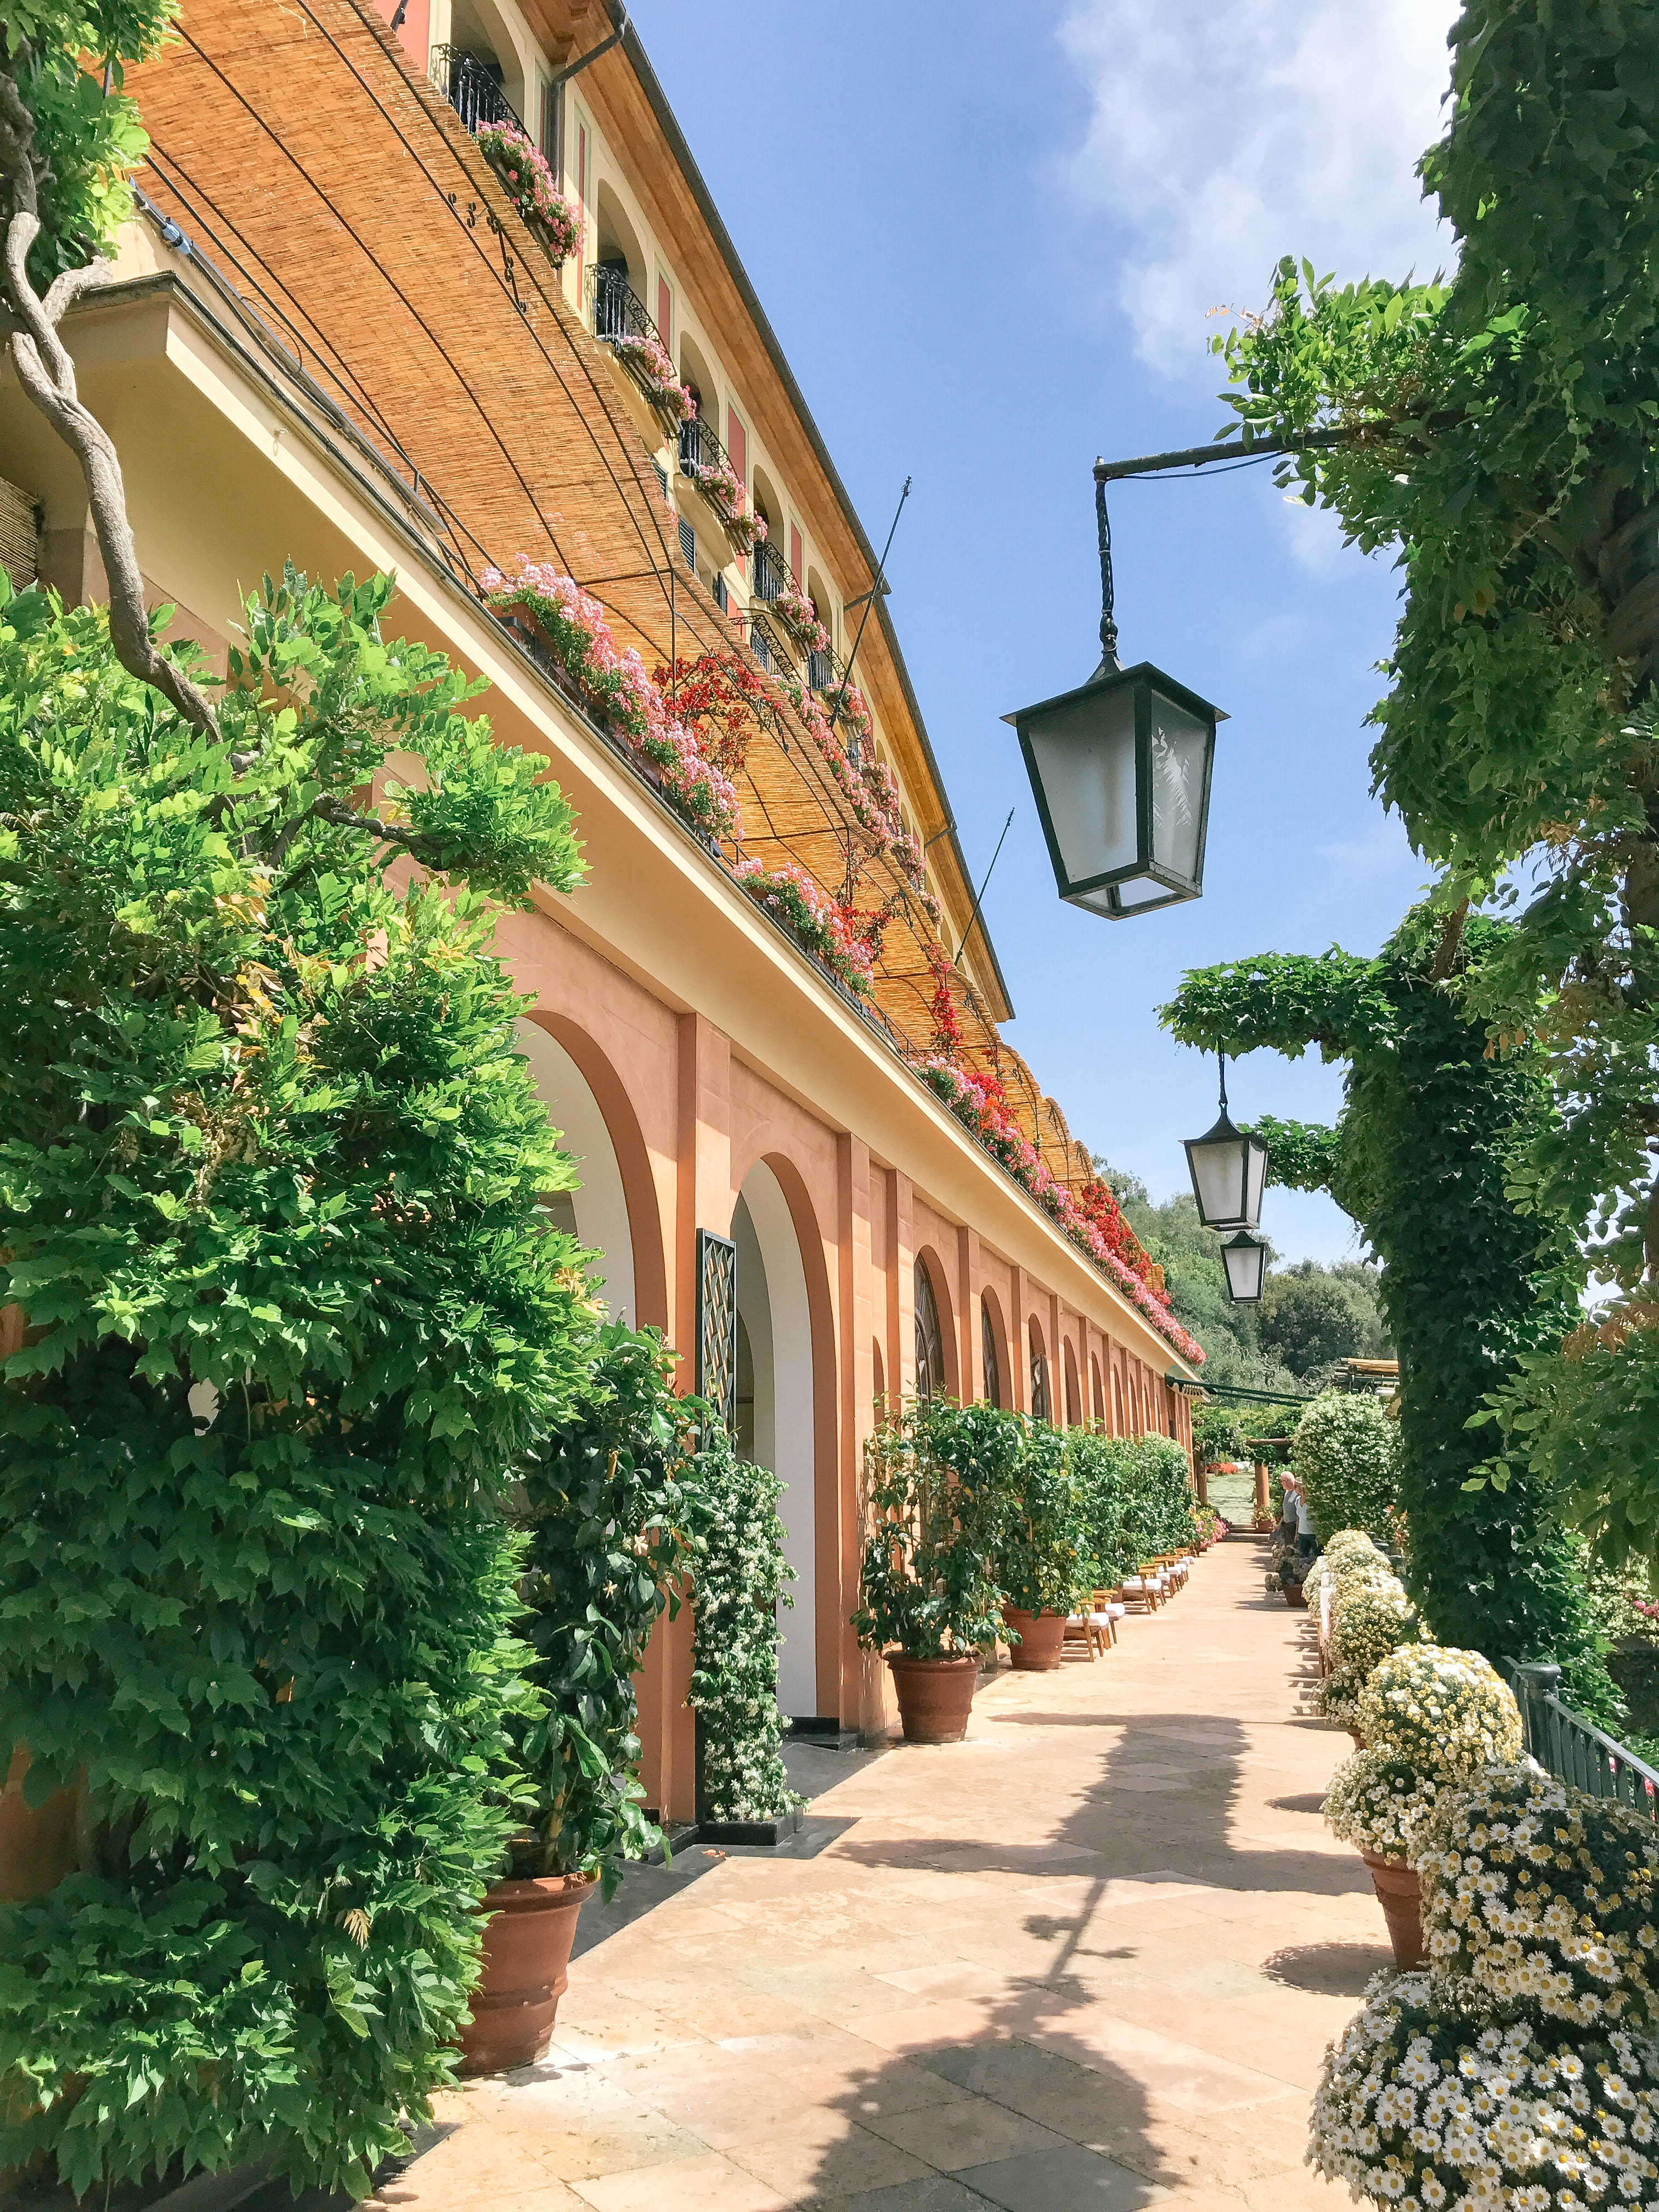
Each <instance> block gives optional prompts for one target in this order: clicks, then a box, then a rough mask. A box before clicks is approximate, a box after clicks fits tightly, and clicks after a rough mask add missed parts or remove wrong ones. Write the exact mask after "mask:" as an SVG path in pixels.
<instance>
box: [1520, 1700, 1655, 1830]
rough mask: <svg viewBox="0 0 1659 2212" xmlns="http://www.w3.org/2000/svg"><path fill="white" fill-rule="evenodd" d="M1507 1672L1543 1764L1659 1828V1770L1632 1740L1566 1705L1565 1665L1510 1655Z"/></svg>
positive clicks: (1530, 1742) (1530, 1740) (1529, 1742)
mask: <svg viewBox="0 0 1659 2212" xmlns="http://www.w3.org/2000/svg"><path fill="white" fill-rule="evenodd" d="M1504 1673H1505V1674H1507V1675H1508V1676H1509V1678H1510V1687H1511V1688H1512V1689H1513V1690H1514V1692H1515V1696H1516V1704H1517V1705H1519V1706H1520V1708H1521V1721H1522V1727H1523V1728H1524V1729H1525V1730H1526V1738H1527V1749H1528V1751H1529V1752H1530V1753H1531V1754H1532V1756H1533V1757H1534V1759H1536V1760H1537V1761H1538V1764H1539V1765H1541V1766H1542V1767H1546V1768H1547V1770H1548V1771H1549V1772H1550V1773H1552V1774H1553V1775H1555V1776H1557V1777H1558V1778H1559V1780H1561V1781H1563V1782H1565V1783H1568V1784H1571V1787H1572V1788H1573V1789H1575V1790H1584V1791H1586V1792H1588V1794H1589V1796H1592V1797H1611V1798H1613V1799H1616V1800H1617V1802H1619V1803H1620V1804H1621V1805H1629V1806H1631V1807H1632V1808H1634V1810H1635V1811H1637V1812H1638V1813H1644V1814H1646V1815H1647V1817H1648V1819H1649V1820H1651V1821H1653V1822H1654V1824H1655V1826H1659V1773H1656V1772H1655V1771H1654V1769H1653V1768H1652V1767H1650V1765H1648V1764H1647V1762H1646V1761H1645V1760H1644V1759H1638V1757H1637V1756H1636V1753H1634V1752H1633V1751H1632V1749H1631V1748H1630V1747H1629V1745H1628V1744H1623V1743H1620V1741H1618V1740H1617V1738H1616V1737H1613V1736H1610V1735H1607V1732H1606V1731H1605V1729H1599V1728H1597V1727H1596V1726H1595V1723H1594V1722H1593V1721H1587V1720H1586V1719H1585V1718H1584V1717H1583V1714H1582V1713H1576V1712H1574V1711H1573V1710H1572V1708H1571V1705H1564V1704H1563V1703H1562V1701H1561V1699H1560V1698H1559V1696H1558V1695H1557V1692H1558V1691H1559V1687H1560V1684H1561V1669H1560V1668H1559V1667H1551V1666H1544V1665H1541V1664H1539V1663H1537V1662H1531V1663H1528V1662H1525V1661H1522V1660H1517V1659H1506V1660H1505V1661H1504Z"/></svg>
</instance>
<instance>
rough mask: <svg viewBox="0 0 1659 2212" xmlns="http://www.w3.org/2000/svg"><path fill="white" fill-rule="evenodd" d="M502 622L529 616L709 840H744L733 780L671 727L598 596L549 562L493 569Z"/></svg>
mask: <svg viewBox="0 0 1659 2212" xmlns="http://www.w3.org/2000/svg"><path fill="white" fill-rule="evenodd" d="M479 580H480V582H481V583H482V584H483V589H484V594H485V597H486V599H488V601H489V605H491V606H492V607H493V608H494V609H495V611H496V613H498V614H519V615H521V616H522V615H528V616H529V617H531V618H532V621H533V622H534V623H535V626H536V628H537V629H538V631H539V633H540V634H541V635H542V637H543V638H544V640H545V641H546V642H547V644H548V645H549V646H550V647H551V649H552V652H553V655H554V657H555V659H556V660H557V661H558V663H559V665H561V666H562V668H563V669H564V670H565V671H566V673H567V674H568V675H569V676H570V677H571V678H572V679H573V680H574V683H575V684H576V685H577V687H578V689H579V690H581V691H582V692H583V693H584V694H585V695H586V698H587V699H588V701H589V702H590V703H591V704H592V706H593V707H594V708H597V709H598V711H599V713H600V714H603V715H604V716H605V719H606V720H608V721H610V722H611V724H612V725H613V726H615V727H617V728H618V729H620V730H621V731H622V732H623V734H624V735H625V736H626V737H627V738H629V741H630V742H631V743H632V744H633V745H634V747H635V750H636V751H637V752H639V753H640V754H641V756H642V757H643V758H644V759H646V760H647V761H648V762H649V763H650V764H651V767H652V769H653V770H654V772H655V776H656V781H658V782H659V784H660V785H661V786H662V787H663V789H664V791H665V793H666V794H667V796H668V797H669V799H671V801H672V802H673V804H674V805H675V806H676V807H677V808H678V810H679V811H680V812H681V813H682V814H684V816H685V817H686V819H687V820H688V821H690V822H691V823H693V824H694V825H695V826H696V828H697V829H701V830H702V831H703V832H704V833H705V834H706V835H707V836H710V837H715V838H720V837H724V838H727V839H729V840H731V841H732V842H733V843H736V842H739V841H740V840H741V838H742V836H743V821H742V817H741V815H740V813H739V811H738V794H737V792H736V790H735V789H734V788H733V787H732V781H731V778H730V777H729V776H727V775H725V774H723V773H722V771H721V770H720V769H719V768H718V767H716V765H715V764H714V762H713V761H711V760H709V759H708V758H707V757H706V756H705V755H704V753H703V751H702V748H701V746H700V745H699V744H698V742H697V738H696V734H695V733H694V732H692V731H690V730H689V729H687V728H686V726H685V725H684V723H683V722H680V721H677V720H674V719H672V718H671V716H670V714H669V713H668V709H667V708H666V706H665V703H664V701H663V696H662V693H661V692H660V691H659V690H658V688H657V686H656V685H655V684H653V682H652V680H651V678H649V677H648V676H647V674H646V672H645V663H644V662H643V661H642V660H641V659H640V656H639V654H638V653H636V652H635V650H634V648H633V647H632V646H629V647H628V649H627V650H626V651H625V652H618V651H617V641H616V639H615V637H614V636H613V635H612V634H611V626H610V624H609V623H607V622H606V621H605V610H604V608H603V607H602V606H601V605H600V604H599V601H598V600H597V599H595V598H594V597H593V596H592V593H591V592H585V591H583V590H582V588H581V586H580V585H579V584H577V583H576V582H575V581H574V580H573V579H572V578H571V577H569V576H563V575H561V574H559V572H558V570H557V569H556V568H552V567H551V566H550V565H549V564H547V563H545V562H535V561H530V560H526V557H525V556H524V555H523V554H520V556H519V567H518V572H517V574H514V575H512V576H507V575H504V574H502V572H501V569H499V568H486V569H485V570H484V572H483V575H482V577H481V578H480V579H479Z"/></svg>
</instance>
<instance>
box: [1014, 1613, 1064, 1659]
mask: <svg viewBox="0 0 1659 2212" xmlns="http://www.w3.org/2000/svg"><path fill="white" fill-rule="evenodd" d="M1002 1617H1003V1619H1004V1620H1006V1622H1007V1624H1008V1626H1009V1627H1010V1629H1012V1632H1013V1633H1014V1635H1015V1636H1017V1637H1018V1638H1019V1641H1018V1644H1015V1643H1013V1642H1012V1641H1011V1642H1010V1644H1009V1646H1008V1650H1009V1652H1010V1654H1011V1655H1012V1659H1013V1662H1014V1665H1015V1666H1016V1667H1017V1668H1018V1670H1019V1671H1020V1673H1021V1674H1053V1673H1054V1670H1055V1668H1057V1667H1058V1666H1059V1665H1060V1652H1061V1650H1062V1649H1063V1648H1064V1646H1065V1642H1066V1616H1065V1614H1064V1613H1026V1612H1024V1611H1023V1610H1022V1608H1021V1607H1018V1606H1017V1605H1005V1606H1004V1607H1003V1608H1002Z"/></svg>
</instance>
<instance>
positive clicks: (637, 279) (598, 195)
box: [593, 181, 646, 298]
mask: <svg viewBox="0 0 1659 2212" xmlns="http://www.w3.org/2000/svg"><path fill="white" fill-rule="evenodd" d="M593 226H594V241H595V243H594V255H593V258H594V261H595V264H596V265H597V266H598V267H599V268H600V269H608V270H611V271H613V272H614V275H613V279H612V281H613V282H614V283H617V284H626V285H627V287H628V288H629V291H631V292H633V293H635V295H638V296H639V297H641V298H643V297H644V292H645V285H646V266H645V248H644V247H643V246H641V243H640V238H639V234H638V232H637V231H636V230H635V228H634V226H633V224H632V223H631V222H629V219H628V216H627V215H626V214H625V213H624V211H623V204H622V202H621V201H620V200H619V199H618V198H617V195H616V193H615V192H614V191H612V190H611V186H610V185H607V184H605V183H604V182H603V181H601V182H600V184H599V188H598V190H597V191H596V192H595V193H594V195H593ZM600 289H601V290H603V289H604V286H603V283H601V287H600Z"/></svg>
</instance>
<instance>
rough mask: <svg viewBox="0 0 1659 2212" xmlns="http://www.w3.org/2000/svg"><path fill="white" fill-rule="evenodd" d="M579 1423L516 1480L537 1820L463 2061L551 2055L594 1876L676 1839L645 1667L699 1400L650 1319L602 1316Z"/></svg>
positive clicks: (508, 1869) (511, 1889)
mask: <svg viewBox="0 0 1659 2212" xmlns="http://www.w3.org/2000/svg"><path fill="white" fill-rule="evenodd" d="M594 1355H595V1356H594V1359H593V1364H592V1371H591V1374H590V1376H589V1377H588V1379H587V1382H586V1386H585V1388H584V1389H583V1390H582V1391H581V1393H580V1396H579V1398H578V1400H577V1402H576V1405H575V1407H574V1411H573V1413H572V1414H571V1416H570V1418H569V1419H568V1421H567V1422H565V1424H564V1425H562V1427H561V1428H559V1429H558V1430H556V1431H554V1433H553V1434H552V1435H551V1436H550V1437H548V1438H547V1439H546V1441H545V1443H544V1445H543V1447H542V1449H541V1450H540V1452H539V1453H538V1455H537V1458H536V1460H535V1462H534V1463H533V1464H532V1467H531V1468H530V1469H529V1471H528V1473H527V1474H526V1476H525V1479H524V1480H523V1482H522V1483H521V1485H520V1492H519V1496H518V1499H517V1501H516V1503H517V1514H516V1516H515V1517H517V1518H518V1519H519V1521H520V1524H521V1526H522V1528H523V1531H524V1534H525V1539H526V1563H525V1568H526V1571H525V1575H524V1579H523V1581H522V1583H521V1584H520V1594H521V1595H522V1597H523V1598H524V1600H525V1602H526V1606H527V1608H528V1610H527V1613H526V1617H525V1618H524V1620H522V1621H521V1623H520V1636H521V1637H522V1638H524V1640H525V1642H526V1644H528V1645H529V1647H530V1651H531V1659H530V1663H529V1665H528V1668H527V1669H526V1673H527V1677H528V1680H529V1683H530V1686H531V1688H532V1692H534V1694H533V1696H532V1699H529V1700H528V1701H527V1703H526V1706H525V1708H524V1710H523V1711H521V1712H520V1716H519V1717H518V1725H517V1730H516V1748H517V1751H518V1755H519V1759H520V1764H521V1765H522V1766H523V1769H524V1771H525V1775H526V1781H527V1785H528V1791H529V1795H528V1798H527V1801H526V1804H525V1805H524V1806H522V1807H521V1808H520V1809H521V1811H522V1812H525V1813H526V1814H527V1817H526V1819H524V1820H523V1821H522V1824H521V1825H520V1826H519V1828H518V1829H517V1831H516V1832H515V1833H514V1834H513V1838H512V1839H511V1842H510V1844H509V1845H508V1852H507V1863H506V1865H505V1867H504V1869H502V1872H501V1878H500V1879H499V1880H497V1881H495V1883H494V1884H492V1886H491V1887H490V1888H489V1892H488V1893H487V1894H486V1896H485V1898H484V1902H483V1910H484V1911H485V1912H486V1913H488V1914H489V1920H488V1923H487V1924H486V1926H485V1929H484V1942H483V1975H482V1977H481V1978H480V1981H479V1984H478V1987H477V1990H476V1991H475V1992H474V1994H473V1999H472V2021H471V2026H470V2027H468V2028H466V2029H465V2032H464V2033H463V2035H462V2039H461V2070H462V2072H463V2073H466V2074H485V2073H499V2072H501V2071H502V2070H504V2069H507V2068H509V2067H513V2066H527V2065H530V2064H532V2063H533V2062H534V2061H535V2060H536V2059H537V2058H538V2057H541V2055H542V2054H543V2052H544V2051H545V2050H546V2049H547V2045H548V2042H549V2039H550V2037H551V2035H552V2032H553V2024H554V2020H555V2016H556V2013H557V2010H558V2003H559V1999H560V1997H561V1996H562V1995H563V1993H564V1990H565V1988H566V1985H567V1983H568V1977H569V1964H570V1952H571V1947H572V1945H573V1944H574V1942H575V1936H576V1919H577V1915H578V1914H579V1912H580V1910H581V1907H582V1905H583V1904H584V1902H585V1901H586V1899H587V1898H588V1896H589V1895H590V1894H591V1893H592V1890H593V1888H594V1887H595V1885H596V1884H597V1885H598V1886H599V1888H600V1890H601V1893H602V1894H604V1895H605V1896H607V1897H608V1896H609V1895H610V1894H611V1891H612V1890H614V1889H615V1887H616V1886H617V1882H618V1881H620V1880H621V1878H622V1869H623V1863H624V1862H625V1861H626V1860H628V1859H630V1858H641V1857H644V1856H645V1854H646V1853H647V1851H649V1850H653V1849H654V1848H655V1846H656V1845H657V1844H659V1843H660V1842H661V1840H662V1836H661V1831H660V1830H659V1828H658V1826H657V1825H656V1823H655V1822H654V1821H653V1820H650V1819H648V1818H647V1814H646V1812H645V1808H644V1795H645V1793H644V1790H643V1789H642V1788H641V1783H640V1774H639V1770H640V1741H639V1736H638V1735H637V1733H636V1723H637V1722H638V1718H639V1705H638V1699H637V1698H636V1696H635V1689H634V1682H633V1677H634V1675H635V1674H636V1673H637V1672H638V1671H639V1669H640V1668H641V1665H642V1664H643V1663H644V1659H645V1652H646V1646H647V1644H649V1642H650V1640H651V1632H652V1631H653V1628H654V1627H655V1626H656V1624H657V1619H658V1616H659V1614H660V1613H662V1612H663V1611H664V1609H665V1608H666V1609H667V1610H668V1611H669V1613H671V1614H672V1613H674V1612H676V1611H677V1610H678V1603H679V1596H678V1587H677V1583H678V1574H679V1571H680V1566H681V1560H682V1551H683V1540H682V1537H681V1534H680V1533H679V1530H680V1522H681V1516H682V1508H683V1504H684V1498H683V1495H682V1483H683V1480H684V1477H685V1475H686V1474H687V1472H688V1469H689V1468H690V1457H691V1443H692V1431H691V1429H690V1419H689V1417H690V1414H691V1413H694V1412H695V1411H696V1407H694V1406H693V1405H692V1403H691V1401H686V1400H682V1399H679V1398H677V1397H676V1396H675V1395H674V1390H673V1387H672V1381H671V1377H672V1373H673V1365H674V1360H673V1354H672V1353H671V1352H670V1351H669V1350H668V1349H667V1347H666V1346H665V1345H664V1343H663V1341H662V1339H661V1337H660V1336H659V1334H658V1333H657V1332H656V1331H655V1330H654V1329H637V1330H636V1329H630V1328H624V1327H623V1326H622V1325H621V1324H620V1323H617V1322H612V1323H608V1324H606V1325H605V1326H604V1327H602V1328H600V1329H599V1334H598V1339H597V1342H596V1344H595V1346H594Z"/></svg>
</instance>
